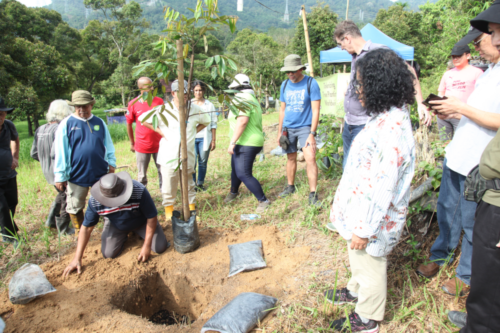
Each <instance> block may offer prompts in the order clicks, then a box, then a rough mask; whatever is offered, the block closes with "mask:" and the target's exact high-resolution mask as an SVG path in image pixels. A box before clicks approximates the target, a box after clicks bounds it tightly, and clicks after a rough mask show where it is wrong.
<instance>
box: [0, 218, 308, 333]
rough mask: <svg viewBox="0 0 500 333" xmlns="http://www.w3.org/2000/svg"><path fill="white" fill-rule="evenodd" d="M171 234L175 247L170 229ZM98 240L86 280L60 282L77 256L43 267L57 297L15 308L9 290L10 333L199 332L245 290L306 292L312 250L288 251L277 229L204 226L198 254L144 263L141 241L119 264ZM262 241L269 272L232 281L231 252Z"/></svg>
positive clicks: (132, 240) (2, 299) (134, 240)
mask: <svg viewBox="0 0 500 333" xmlns="http://www.w3.org/2000/svg"><path fill="white" fill-rule="evenodd" d="M165 233H166V235H167V239H169V240H170V241H171V240H172V229H171V226H170V224H169V226H168V227H167V228H166V229H165ZM97 236H98V235H97ZM97 236H94V237H93V239H92V240H91V241H90V242H89V245H88V246H87V249H86V251H85V255H84V259H83V264H84V266H83V272H82V274H81V275H77V274H71V275H70V277H69V278H67V279H66V280H63V279H62V277H61V275H62V272H63V270H64V268H65V267H66V265H67V264H68V263H69V262H70V260H71V259H72V257H73V255H74V250H73V251H70V252H69V254H68V255H66V256H65V257H62V258H61V259H60V260H59V261H57V262H55V261H54V262H49V263H46V264H43V265H41V268H42V270H43V271H44V272H45V274H46V276H47V278H48V280H49V281H50V282H51V283H52V284H53V286H54V287H55V288H56V289H57V291H56V292H54V293H51V294H48V295H45V296H43V297H40V298H37V299H35V300H34V301H32V302H31V303H29V304H27V305H12V304H11V303H10V301H9V300H8V293H7V292H4V293H3V294H2V295H1V296H0V315H1V316H2V317H3V319H4V320H5V322H6V330H5V332H82V331H83V332H102V331H106V332H160V331H161V332H179V331H182V332H199V331H200V329H201V327H202V326H203V324H204V323H205V322H206V321H207V320H208V319H209V318H210V317H211V316H212V315H214V314H215V313H216V312H217V311H218V310H220V309H221V308H222V307H223V306H224V305H226V304H227V303H228V302H229V301H230V300H231V299H233V298H234V297H236V296H237V295H238V294H240V293H242V292H257V293H261V294H265V295H269V296H274V297H276V298H278V299H280V298H282V296H283V295H284V294H288V293H292V294H295V296H299V295H300V294H302V292H301V291H300V290H298V289H299V283H300V279H298V278H297V273H298V272H300V270H299V269H298V267H299V266H301V265H302V264H303V263H305V262H306V261H307V260H308V258H309V255H310V251H311V250H310V249H311V248H310V247H309V246H296V247H290V246H288V245H287V244H286V239H285V236H284V235H283V234H281V233H280V232H279V231H278V229H277V228H276V227H274V226H252V227H250V228H248V229H247V230H245V231H241V230H234V231H231V230H227V229H203V228H201V230H200V239H201V246H200V248H199V249H198V250H196V251H195V252H192V253H188V254H180V253H177V252H175V251H174V249H173V246H170V247H169V249H168V250H167V251H166V252H165V253H163V254H161V255H158V254H152V257H151V258H150V260H149V261H148V262H146V263H138V262H137V256H138V254H139V251H140V247H141V246H142V243H143V241H142V240H140V239H139V238H138V237H136V236H129V239H128V240H127V243H126V244H125V249H124V251H123V253H122V254H121V255H120V256H119V257H118V258H116V259H104V258H103V257H102V255H101V251H100V238H99V237H97ZM259 239H260V240H262V242H263V247H264V256H265V260H266V262H267V268H264V269H260V270H257V271H252V272H244V273H240V274H237V275H235V276H233V277H231V278H227V276H228V273H229V251H228V247H227V246H228V245H230V244H237V243H243V242H248V241H251V240H259ZM155 316H156V317H159V318H160V321H162V320H163V321H164V322H166V323H167V324H168V323H169V322H172V320H173V321H176V322H185V323H186V322H187V323H188V324H187V325H186V324H185V325H182V324H180V325H179V324H176V323H174V325H170V326H165V325H159V324H154V323H152V322H151V321H149V319H151V320H154V319H155ZM184 316H185V317H184ZM172 317H174V318H172ZM270 317H273V315H272V314H271V315H269V316H267V319H266V320H269V318H270ZM264 323H265V321H264Z"/></svg>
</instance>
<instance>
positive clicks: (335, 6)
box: [47, 0, 426, 33]
mask: <svg viewBox="0 0 500 333" xmlns="http://www.w3.org/2000/svg"><path fill="white" fill-rule="evenodd" d="M138 2H139V3H140V4H141V7H142V8H143V15H144V17H145V18H146V19H147V20H148V21H149V22H150V23H151V27H150V29H149V32H154V33H159V32H160V31H161V30H163V29H164V20H163V10H162V9H163V7H164V6H169V7H172V8H174V9H175V10H178V11H180V12H181V14H188V8H193V7H194V6H195V3H196V0H182V1H175V0H174V1H172V0H169V1H165V0H138ZM259 2H261V3H262V4H264V5H265V6H267V7H269V9H268V8H266V7H264V6H262V5H261V4H259V3H258V2H257V1H255V0H244V5H243V11H242V12H238V11H236V3H237V0H220V1H219V9H220V12H221V14H222V15H235V16H238V17H239V20H238V24H237V26H238V29H243V28H247V27H248V28H252V29H258V30H262V31H267V30H268V29H269V28H270V27H277V28H291V27H293V26H294V24H293V22H294V21H296V20H297V19H298V18H299V11H300V7H301V5H302V4H305V5H306V10H307V11H308V12H309V11H310V8H311V7H312V6H314V5H316V4H317V3H318V1H317V0H289V1H288V11H289V15H290V22H289V23H286V22H283V16H284V13H285V0H275V1H270V0H262V1H260V0H259ZM425 2H426V1H425V0H410V1H408V4H409V7H410V8H411V9H418V8H417V7H418V5H420V4H422V3H425ZM323 3H325V4H328V5H329V6H330V8H331V9H332V10H333V11H334V12H336V13H337V14H339V16H340V17H342V18H345V14H346V1H344V0H326V1H324V2H323ZM392 4H393V2H391V1H389V0H350V3H349V18H350V19H352V20H354V21H356V22H359V23H363V22H371V21H373V20H374V19H375V16H376V15H377V12H378V10H379V9H381V8H388V7H389V6H390V5H392ZM47 8H49V9H54V10H56V11H58V12H59V13H61V15H62V17H63V19H64V20H65V21H67V22H68V23H69V24H70V25H71V26H72V27H74V28H78V29H83V28H84V27H85V25H86V24H87V22H88V21H89V20H92V19H97V18H100V17H102V15H101V14H100V13H98V12H92V10H90V9H86V8H85V6H84V5H83V0H53V2H52V4H50V5H49V6H47Z"/></svg>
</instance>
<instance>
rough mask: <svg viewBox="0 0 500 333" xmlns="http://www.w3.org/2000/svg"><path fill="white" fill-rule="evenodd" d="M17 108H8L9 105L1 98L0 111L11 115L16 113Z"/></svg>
mask: <svg viewBox="0 0 500 333" xmlns="http://www.w3.org/2000/svg"><path fill="white" fill-rule="evenodd" d="M14 109H15V108H8V107H7V105H5V101H4V100H3V98H2V97H0V111H4V112H7V113H11V112H12V111H14Z"/></svg>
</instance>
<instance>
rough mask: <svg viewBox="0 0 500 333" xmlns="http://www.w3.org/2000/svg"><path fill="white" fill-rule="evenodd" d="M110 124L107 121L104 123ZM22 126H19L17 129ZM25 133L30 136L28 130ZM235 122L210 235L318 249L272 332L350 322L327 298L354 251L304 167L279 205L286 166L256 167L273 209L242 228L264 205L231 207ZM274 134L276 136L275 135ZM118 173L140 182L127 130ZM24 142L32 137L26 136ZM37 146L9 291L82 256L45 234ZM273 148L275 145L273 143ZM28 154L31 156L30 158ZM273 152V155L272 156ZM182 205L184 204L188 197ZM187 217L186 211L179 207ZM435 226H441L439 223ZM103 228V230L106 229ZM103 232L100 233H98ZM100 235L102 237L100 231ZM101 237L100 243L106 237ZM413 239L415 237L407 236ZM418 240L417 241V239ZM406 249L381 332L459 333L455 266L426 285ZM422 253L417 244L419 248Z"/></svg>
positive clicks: (22, 193) (391, 266) (215, 189)
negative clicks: (254, 232)
mask: <svg viewBox="0 0 500 333" xmlns="http://www.w3.org/2000/svg"><path fill="white" fill-rule="evenodd" d="M101 117H102V115H101ZM263 121H264V127H266V126H270V125H273V124H275V123H277V122H278V114H277V113H271V114H269V115H264V116H263ZM16 125H18V123H16ZM18 129H22V130H25V129H23V127H22V124H20V126H18ZM228 130H229V129H228V122H227V120H221V121H220V122H219V125H218V129H217V149H216V150H215V151H213V152H211V154H210V158H209V162H208V173H207V178H206V179H207V181H206V185H207V186H208V190H207V191H206V192H203V193H199V194H198V195H197V209H198V210H199V217H200V224H201V225H202V227H203V228H226V229H232V230H237V229H245V228H248V227H249V226H252V225H270V226H276V227H277V228H278V229H279V230H280V231H281V232H282V233H283V235H284V236H285V237H286V241H287V243H288V245H289V246H291V247H293V246H299V245H300V246H304V245H307V246H309V247H310V248H311V254H310V258H309V262H308V264H306V265H305V266H304V267H300V269H301V270H303V275H302V281H301V288H300V290H297V295H296V296H295V297H291V298H290V299H292V300H289V299H288V300H287V301H284V302H280V303H279V304H278V308H277V309H276V310H275V312H274V314H275V315H274V317H273V318H272V319H271V320H269V321H267V322H266V327H263V328H262V329H261V330H262V331H265V332H276V333H277V332H323V331H329V330H328V329H327V327H328V324H329V322H331V321H332V320H334V319H338V318H339V317H341V316H345V315H346V314H347V315H348V314H349V313H350V311H352V310H353V308H354V307H353V306H352V305H342V306H332V305H331V304H330V303H328V302H326V301H325V299H324V297H323V293H324V292H325V291H326V290H328V289H334V288H336V289H340V288H342V287H344V286H345V285H346V283H347V281H348V280H349V278H350V272H349V267H348V265H349V262H348V255H347V249H346V245H345V244H346V243H345V241H344V240H343V239H342V237H340V236H339V235H338V234H337V233H332V232H330V231H328V230H327V229H326V228H325V224H326V223H327V222H328V221H329V220H328V216H329V211H328V209H323V210H317V209H314V208H311V207H309V206H308V205H307V196H308V191H309V190H308V185H307V184H308V183H307V177H306V174H305V170H304V169H303V166H304V163H299V168H300V169H299V170H298V172H297V177H296V178H297V181H296V184H297V188H298V191H297V193H295V194H293V195H291V196H289V197H287V198H284V199H279V200H278V199H277V195H278V194H279V193H280V192H281V191H282V189H283V187H284V186H285V185H286V177H285V173H284V168H285V163H286V158H284V157H271V156H270V155H266V159H265V161H263V162H256V163H255V166H254V175H255V176H256V178H257V179H258V180H259V181H260V182H261V184H263V188H264V191H265V193H266V195H267V196H268V197H269V198H270V199H271V200H272V201H273V203H272V205H271V206H270V208H269V210H268V211H267V212H266V213H265V214H262V218H261V219H259V220H254V221H241V220H240V215H241V214H246V213H253V212H254V210H255V208H256V206H257V201H256V200H255V198H254V197H253V195H252V194H251V193H250V192H249V191H248V190H247V189H246V188H245V187H244V186H242V188H241V197H240V198H238V199H237V200H235V202H234V203H233V204H231V205H223V200H224V197H225V195H226V194H227V192H228V190H229V187H230V171H231V170H230V163H229V155H228V154H227V147H228V144H229V137H228ZM267 130H269V129H267ZM110 132H111V134H112V137H113V140H114V143H115V148H116V156H117V163H118V166H127V167H126V168H125V169H124V170H127V171H128V172H129V173H130V174H131V175H132V177H133V178H136V176H137V168H136V166H135V165H136V163H135V155H134V154H132V153H131V152H130V151H129V144H128V141H127V136H126V132H125V126H124V125H113V126H110ZM23 135H24V134H23ZM275 137H276V132H271V133H268V135H267V138H266V147H267V148H270V149H272V148H274V147H275V144H274V142H272V141H274V140H275ZM30 140H32V139H30V138H26V137H25V136H23V139H22V141H21V142H22V144H21V147H22V156H23V157H22V158H21V163H20V167H19V169H18V189H19V205H18V206H17V212H16V222H17V224H18V225H19V227H20V230H21V232H20V234H21V235H22V237H21V240H23V243H22V245H21V246H20V247H19V248H18V249H17V250H14V249H13V248H12V246H10V245H5V244H4V243H0V283H1V284H2V286H3V287H4V288H6V287H7V285H8V282H9V279H10V277H11V276H12V274H13V272H14V271H15V270H16V269H17V268H19V267H20V266H21V265H23V264H24V263H26V262H30V263H36V264H41V263H44V262H47V261H51V260H59V258H60V257H61V256H62V255H64V254H66V253H72V252H73V251H74V249H73V246H74V241H73V238H72V237H69V236H62V237H59V236H58V235H57V233H54V232H53V231H51V230H50V229H48V228H46V227H45V226H44V222H45V219H46V216H47V214H48V210H49V207H50V204H51V203H52V201H53V199H54V198H55V196H56V191H55V190H54V188H53V187H52V186H50V185H48V184H47V182H46V181H45V178H44V177H43V174H42V171H41V168H40V165H39V163H38V162H36V161H33V160H31V159H30V158H29V148H28V147H31V144H30ZM271 142H272V143H271ZM26 149H27V154H28V155H27V156H25V154H26V151H24V150H26ZM270 149H266V152H267V153H268V152H269V150H270ZM148 178H149V184H148V189H149V190H150V192H151V195H152V197H153V198H154V200H155V203H156V206H157V208H158V211H159V212H162V211H163V210H162V207H161V193H160V190H159V188H158V177H157V174H156V168H155V167H154V166H151V167H150V168H149V169H148ZM338 181H339V179H327V178H325V176H324V175H323V174H321V175H320V179H319V182H318V192H319V194H320V198H321V199H323V201H324V204H325V205H326V206H328V205H329V203H330V202H331V201H332V199H333V196H334V194H335V190H336V186H337V184H338ZM177 202H180V195H179V197H178V200H177ZM176 208H177V209H180V204H178V205H177V206H176ZM434 225H435V223H434ZM99 226H102V224H99ZM97 229H98V230H97V231H99V228H97ZM99 232H100V231H99ZM99 232H94V234H93V239H97V238H98V237H100V235H99ZM431 234H432V233H431V232H429V235H428V236H427V238H426V239H425V240H424V244H423V245H422V246H421V250H422V251H421V252H420V255H421V256H425V257H427V256H428V251H429V247H430V245H431V244H432V243H433V241H434V237H435V233H434V234H432V235H431ZM407 237H408V239H410V238H409V236H407ZM411 239H412V240H413V238H411ZM411 246H412V245H411V244H407V242H406V241H403V237H402V241H401V242H400V245H398V247H397V248H396V250H395V251H394V252H395V253H394V254H392V255H390V256H389V257H388V288H387V290H388V299H387V304H386V313H385V320H384V322H383V323H382V325H381V332H456V331H458V329H457V328H455V327H453V326H452V325H451V324H450V323H449V322H448V320H447V312H448V311H449V310H461V309H463V308H464V302H465V298H464V297H457V298H455V297H451V296H446V295H445V294H444V293H443V292H442V291H441V290H440V286H441V285H442V283H443V282H444V281H445V280H446V279H447V278H448V277H450V276H453V274H454V270H455V266H456V262H457V260H458V258H457V260H456V261H455V264H451V265H449V266H447V267H446V268H445V269H444V270H442V271H441V273H440V274H439V275H438V276H437V277H435V278H433V279H432V281H429V280H427V279H424V278H421V277H418V276H417V275H416V274H415V271H414V269H415V268H416V265H417V264H418V263H420V262H416V261H414V260H413V259H412V257H411V256H404V255H403V254H402V253H403V252H405V251H408V250H409V249H410V248H411ZM413 246H415V244H413Z"/></svg>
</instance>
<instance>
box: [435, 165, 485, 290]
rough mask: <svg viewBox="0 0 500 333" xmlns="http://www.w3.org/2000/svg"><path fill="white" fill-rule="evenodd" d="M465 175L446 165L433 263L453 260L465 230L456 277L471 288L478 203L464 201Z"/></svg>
mask: <svg viewBox="0 0 500 333" xmlns="http://www.w3.org/2000/svg"><path fill="white" fill-rule="evenodd" d="M465 178H466V177H465V176H463V175H461V174H459V173H456V172H455V171H453V170H451V169H449V168H448V166H447V165H446V159H445V160H444V163H443V176H442V178H441V188H440V190H439V198H438V203H437V219H438V224H439V236H438V238H437V239H436V241H435V242H434V245H432V248H431V258H430V260H431V261H435V262H436V264H438V265H440V266H441V265H443V264H445V263H446V262H447V260H449V261H450V262H451V261H452V260H453V259H454V254H455V253H454V252H455V249H456V247H457V245H458V242H459V241H460V236H461V233H462V230H463V231H464V238H463V239H462V255H461V257H460V263H459V264H458V267H457V275H456V276H457V278H459V279H460V280H462V281H463V282H464V283H466V284H467V285H470V275H471V262H472V232H473V229H474V215H475V213H476V208H477V204H476V203H475V202H474V201H467V200H465V198H464V195H463V193H464V182H465Z"/></svg>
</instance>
